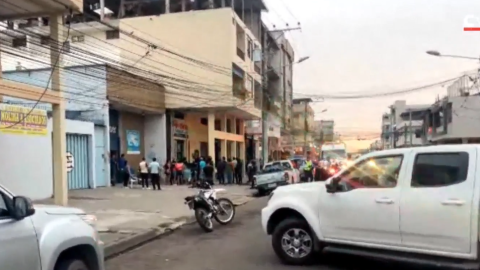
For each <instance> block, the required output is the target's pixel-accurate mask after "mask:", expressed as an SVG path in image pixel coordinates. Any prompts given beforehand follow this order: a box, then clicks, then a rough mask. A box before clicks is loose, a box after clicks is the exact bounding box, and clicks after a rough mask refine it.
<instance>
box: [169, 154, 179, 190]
mask: <svg viewBox="0 0 480 270" xmlns="http://www.w3.org/2000/svg"><path fill="white" fill-rule="evenodd" d="M175 164H176V162H175V159H173V160H172V162H171V163H170V173H171V174H170V184H171V185H172V186H173V185H174V184H176V182H175V181H176V180H177V171H175Z"/></svg>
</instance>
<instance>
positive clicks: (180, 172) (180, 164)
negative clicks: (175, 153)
mask: <svg viewBox="0 0 480 270" xmlns="http://www.w3.org/2000/svg"><path fill="white" fill-rule="evenodd" d="M184 169H185V166H184V161H183V159H180V160H178V162H177V163H176V164H175V171H176V174H177V185H183V170H184Z"/></svg>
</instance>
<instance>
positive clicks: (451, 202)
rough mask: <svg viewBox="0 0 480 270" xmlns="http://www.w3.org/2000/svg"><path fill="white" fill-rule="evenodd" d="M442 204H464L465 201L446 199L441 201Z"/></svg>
mask: <svg viewBox="0 0 480 270" xmlns="http://www.w3.org/2000/svg"><path fill="white" fill-rule="evenodd" d="M442 204H443V205H458V206H460V205H464V204H465V201H462V200H457V199H448V200H445V201H443V202H442Z"/></svg>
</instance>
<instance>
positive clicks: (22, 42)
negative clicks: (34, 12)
mask: <svg viewBox="0 0 480 270" xmlns="http://www.w3.org/2000/svg"><path fill="white" fill-rule="evenodd" d="M12 47H14V48H20V47H27V38H26V37H25V38H14V39H13V41H12Z"/></svg>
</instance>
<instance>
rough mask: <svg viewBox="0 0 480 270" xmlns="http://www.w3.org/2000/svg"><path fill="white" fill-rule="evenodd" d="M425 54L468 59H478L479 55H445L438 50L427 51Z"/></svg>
mask: <svg viewBox="0 0 480 270" xmlns="http://www.w3.org/2000/svg"><path fill="white" fill-rule="evenodd" d="M427 54H429V55H433V56H437V57H451V58H462V59H470V60H480V58H479V57H470V56H461V55H447V54H441V53H440V52H439V51H427Z"/></svg>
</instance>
